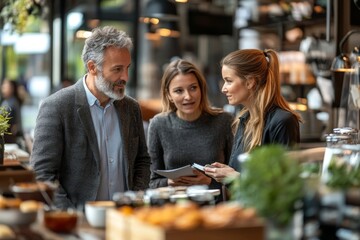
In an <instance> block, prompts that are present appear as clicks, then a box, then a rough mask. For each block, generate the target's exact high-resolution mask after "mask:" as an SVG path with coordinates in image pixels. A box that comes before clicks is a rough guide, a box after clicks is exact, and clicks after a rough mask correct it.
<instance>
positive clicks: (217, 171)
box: [204, 162, 240, 182]
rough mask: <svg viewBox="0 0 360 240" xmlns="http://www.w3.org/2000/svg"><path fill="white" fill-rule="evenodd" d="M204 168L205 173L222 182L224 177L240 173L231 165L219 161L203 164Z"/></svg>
mask: <svg viewBox="0 0 360 240" xmlns="http://www.w3.org/2000/svg"><path fill="white" fill-rule="evenodd" d="M204 170H205V174H206V175H208V176H210V177H212V178H213V179H215V180H216V181H217V182H223V180H224V178H226V177H229V176H233V175H239V174H240V173H239V172H237V171H236V170H235V169H233V168H232V167H229V166H228V165H226V164H223V163H219V162H214V163H212V164H211V165H205V168H204Z"/></svg>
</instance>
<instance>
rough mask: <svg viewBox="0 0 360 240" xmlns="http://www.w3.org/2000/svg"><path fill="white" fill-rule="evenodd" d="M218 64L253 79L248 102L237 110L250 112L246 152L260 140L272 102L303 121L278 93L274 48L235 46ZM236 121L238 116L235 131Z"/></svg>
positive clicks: (246, 128) (259, 142)
mask: <svg viewBox="0 0 360 240" xmlns="http://www.w3.org/2000/svg"><path fill="white" fill-rule="evenodd" d="M221 66H227V67H229V68H230V69H232V70H234V71H235V73H236V75H237V76H238V77H239V78H240V79H242V80H244V81H248V80H249V79H252V80H254V82H255V86H254V88H253V92H252V93H251V95H250V100H251V101H249V102H251V106H244V108H243V109H242V110H241V111H240V113H239V117H241V116H243V115H244V114H245V113H249V114H250V117H249V119H248V121H247V123H246V127H245V132H244V140H243V143H244V149H245V151H247V152H248V151H250V150H252V149H254V148H255V147H256V146H259V145H260V144H261V139H262V135H263V129H264V125H265V116H266V113H267V111H268V110H269V109H270V107H271V106H273V105H276V106H278V107H280V108H282V109H284V110H286V111H288V112H291V113H292V114H294V115H295V116H296V118H297V119H298V120H299V121H302V120H301V117H300V115H299V114H298V113H297V112H295V111H293V110H292V109H291V108H290V106H289V104H288V103H287V101H286V100H285V98H284V97H283V96H282V95H281V88H280V87H281V86H280V74H279V60H278V56H277V53H276V52H275V51H274V50H272V49H266V50H264V51H262V50H258V49H242V50H237V51H234V52H231V53H229V54H228V55H227V56H226V57H224V58H223V59H222V61H221ZM238 124H239V118H236V120H235V122H234V124H233V130H234V131H236V129H237V127H238Z"/></svg>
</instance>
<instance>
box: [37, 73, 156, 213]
mask: <svg viewBox="0 0 360 240" xmlns="http://www.w3.org/2000/svg"><path fill="white" fill-rule="evenodd" d="M114 105H115V107H116V109H117V113H118V116H119V119H120V122H119V123H118V124H120V129H121V134H122V135H121V137H122V142H123V152H124V160H125V161H127V167H128V169H127V171H126V174H127V176H126V177H127V183H128V186H127V189H128V190H134V191H137V190H144V189H146V188H148V184H149V179H150V158H149V155H148V152H147V147H146V141H145V135H144V128H143V122H142V116H141V110H140V107H139V104H138V103H137V102H136V101H135V100H134V99H132V98H130V97H128V96H125V98H123V99H122V100H119V101H115V102H114ZM114 124H115V122H114ZM31 166H32V167H33V169H34V171H35V173H36V178H37V180H40V181H56V180H58V181H59V184H60V186H59V190H58V192H57V193H56V195H55V203H56V205H57V206H58V207H60V208H68V207H81V206H83V205H84V203H85V202H86V201H92V200H95V199H96V194H97V191H98V187H99V184H100V174H101V173H100V154H99V149H98V143H97V139H96V134H95V130H94V125H93V122H92V118H91V113H90V108H89V104H88V102H87V98H86V93H85V89H84V86H83V82H82V79H81V80H79V81H77V83H75V84H74V85H72V86H70V87H67V88H64V89H62V90H60V91H58V92H56V93H54V94H52V95H50V96H49V97H47V98H46V99H45V100H44V101H43V102H42V104H41V107H40V110H39V113H38V116H37V120H36V127H35V135H34V144H33V151H32V154H31Z"/></svg>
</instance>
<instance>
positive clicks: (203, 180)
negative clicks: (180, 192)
mask: <svg viewBox="0 0 360 240" xmlns="http://www.w3.org/2000/svg"><path fill="white" fill-rule="evenodd" d="M193 172H194V174H196V176H191V177H190V176H189V177H180V178H177V179H168V185H169V186H192V185H210V183H211V178H210V177H208V176H206V175H205V174H204V173H202V172H200V171H198V170H193Z"/></svg>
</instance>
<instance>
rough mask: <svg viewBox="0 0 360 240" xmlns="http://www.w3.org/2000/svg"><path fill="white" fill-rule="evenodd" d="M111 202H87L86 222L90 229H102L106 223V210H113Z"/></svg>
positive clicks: (113, 203) (113, 205)
mask: <svg viewBox="0 0 360 240" xmlns="http://www.w3.org/2000/svg"><path fill="white" fill-rule="evenodd" d="M114 207H115V202H113V201H89V202H86V204H85V216H86V220H87V221H88V223H89V224H90V226H92V227H96V228H103V227H105V222H106V210H107V209H109V208H114Z"/></svg>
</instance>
